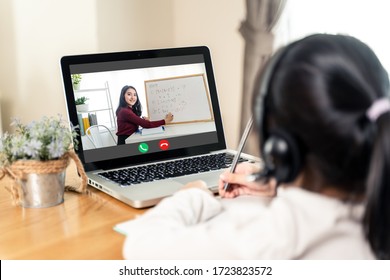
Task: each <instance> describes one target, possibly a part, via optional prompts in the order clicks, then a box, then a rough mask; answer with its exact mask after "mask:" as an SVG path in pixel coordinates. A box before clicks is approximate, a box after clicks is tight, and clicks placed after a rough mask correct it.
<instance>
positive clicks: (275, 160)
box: [254, 45, 303, 184]
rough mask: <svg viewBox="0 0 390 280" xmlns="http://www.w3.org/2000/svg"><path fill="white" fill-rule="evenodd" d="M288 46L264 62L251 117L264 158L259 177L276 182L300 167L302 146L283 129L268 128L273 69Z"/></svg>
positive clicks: (288, 178)
mask: <svg viewBox="0 0 390 280" xmlns="http://www.w3.org/2000/svg"><path fill="white" fill-rule="evenodd" d="M290 47H291V45H290V46H288V47H284V48H282V49H280V50H278V51H277V52H276V53H275V54H274V55H273V56H272V57H271V58H270V60H269V61H268V63H267V64H266V66H265V68H264V70H263V71H262V74H261V76H260V77H259V81H258V88H257V89H256V90H257V92H256V91H255V94H256V93H257V95H256V96H255V99H254V101H255V104H254V105H255V106H254V120H255V126H256V128H257V129H258V131H259V134H260V135H259V136H260V138H259V140H260V151H261V154H262V158H263V160H264V169H263V172H262V174H263V175H262V176H263V177H266V178H270V177H273V178H275V179H276V181H277V183H278V184H279V183H289V182H291V181H293V180H294V179H295V178H296V177H297V176H298V174H299V172H300V170H301V168H302V157H303V154H302V149H301V148H300V146H299V145H298V143H297V140H296V138H295V137H294V136H293V135H292V134H291V133H290V132H288V131H287V130H286V129H285V128H272V129H271V130H269V129H268V125H269V123H268V121H269V120H267V114H268V112H267V110H269V108H268V107H267V99H268V98H269V97H270V86H271V82H272V79H273V76H274V72H275V70H276V68H277V66H278V65H279V64H280V62H281V60H282V59H283V57H284V56H285V54H286V52H287V51H288V50H289V49H290Z"/></svg>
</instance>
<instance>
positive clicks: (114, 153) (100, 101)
mask: <svg viewBox="0 0 390 280" xmlns="http://www.w3.org/2000/svg"><path fill="white" fill-rule="evenodd" d="M61 70H62V74H63V82H64V88H65V95H66V103H67V107H68V114H69V119H70V122H71V123H72V125H73V126H74V127H76V129H77V131H78V132H79V133H78V134H79V139H78V140H79V147H78V148H77V153H78V155H79V157H80V159H81V160H82V161H83V163H84V165H85V166H86V167H87V169H89V170H93V169H105V168H114V167H119V166H123V165H129V164H139V163H145V162H153V161H156V160H162V159H169V158H174V157H179V156H189V155H197V154H202V153H207V152H210V151H214V150H220V149H225V148H226V146H225V138H224V133H223V128H222V122H221V116H220V110H219V104H218V97H217V91H216V86H215V80H214V74H213V69H212V63H211V57H210V52H209V50H208V48H207V47H189V48H176V49H161V50H144V51H133V52H119V53H103V54H88V55H74V56H65V57H63V58H62V59H61ZM169 115H173V118H169Z"/></svg>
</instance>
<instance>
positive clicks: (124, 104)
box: [115, 86, 142, 117]
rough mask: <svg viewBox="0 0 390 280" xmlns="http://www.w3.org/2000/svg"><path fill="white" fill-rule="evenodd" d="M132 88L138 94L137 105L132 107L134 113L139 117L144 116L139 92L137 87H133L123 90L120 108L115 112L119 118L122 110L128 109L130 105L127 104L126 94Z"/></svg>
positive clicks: (120, 97)
mask: <svg viewBox="0 0 390 280" xmlns="http://www.w3.org/2000/svg"><path fill="white" fill-rule="evenodd" d="M129 88H131V89H133V90H135V92H136V94H137V101H136V102H135V104H134V105H133V106H132V107H131V108H132V110H133V112H134V113H135V114H136V115H137V116H138V117H140V116H141V115H142V106H141V102H140V101H139V98H138V92H137V90H136V89H135V87H133V86H124V87H123V88H122V90H121V94H120V96H119V105H118V108H117V109H116V111H115V114H116V115H117V116H118V114H119V111H120V110H121V109H122V108H127V107H129V104H127V102H126V99H125V94H126V91H127V90H128V89H129Z"/></svg>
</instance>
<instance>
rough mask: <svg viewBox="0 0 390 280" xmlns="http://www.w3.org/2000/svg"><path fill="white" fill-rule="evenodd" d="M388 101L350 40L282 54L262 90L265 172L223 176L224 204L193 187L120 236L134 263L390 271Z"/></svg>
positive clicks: (258, 103) (305, 42)
mask: <svg viewBox="0 0 390 280" xmlns="http://www.w3.org/2000/svg"><path fill="white" fill-rule="evenodd" d="M389 92H390V88H389V76H388V74H387V72H386V70H385V69H384V68H383V66H382V65H381V63H380V61H379V59H378V58H377V56H376V55H375V54H374V52H373V51H372V50H371V49H370V48H369V47H368V46H367V45H366V44H364V43H362V42H361V41H359V40H357V39H355V38H353V37H350V36H343V35H329V34H328V35H326V34H316V35H312V36H309V37H306V38H303V39H301V40H299V41H296V42H293V43H291V44H290V45H288V46H287V47H285V48H283V49H282V50H281V51H279V52H277V53H276V54H275V56H273V57H272V58H271V60H270V61H269V62H268V64H267V65H266V66H265V68H264V70H263V71H262V74H261V76H260V79H259V80H258V83H257V84H256V86H255V87H254V97H253V108H252V109H253V118H254V122H255V124H256V125H255V127H256V129H255V131H256V133H258V136H259V143H258V144H259V147H260V149H261V151H262V153H261V155H262V157H263V159H264V164H263V165H262V166H257V165H254V164H249V163H242V164H240V165H238V166H237V168H236V170H235V172H234V173H230V172H228V171H227V172H225V173H223V174H222V175H221V177H220V182H219V191H220V192H219V193H220V196H221V197H222V199H219V198H216V197H214V196H213V195H212V194H211V193H210V192H209V191H208V189H207V186H206V185H205V183H204V182H203V183H202V181H197V182H193V183H190V184H189V185H187V186H185V189H183V190H180V191H178V192H176V193H175V194H174V195H173V196H171V197H169V198H166V199H164V200H162V202H160V203H159V204H158V205H157V206H156V207H154V208H153V209H151V210H149V211H148V212H146V213H145V214H144V215H143V216H141V217H139V218H138V219H135V220H134V221H129V222H128V223H127V224H125V225H123V228H122V230H123V231H124V232H127V233H128V234H127V239H126V242H125V245H124V250H123V252H124V256H125V258H128V259H148V258H152V259H162V258H166V259H271V260H272V259H390V98H389ZM225 183H229V184H230V188H227V190H225V189H224V185H225Z"/></svg>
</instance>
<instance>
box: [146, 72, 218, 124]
mask: <svg viewBox="0 0 390 280" xmlns="http://www.w3.org/2000/svg"><path fill="white" fill-rule="evenodd" d="M145 93H146V101H147V108H148V114H149V118H150V119H151V120H161V119H164V118H165V115H166V114H168V113H169V112H171V113H172V114H173V115H174V119H173V122H172V123H187V122H198V121H212V120H213V114H212V109H211V103H210V96H209V92H208V88H207V86H206V81H205V78H204V76H203V74H200V75H191V76H181V77H171V78H166V79H159V80H149V81H145Z"/></svg>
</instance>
